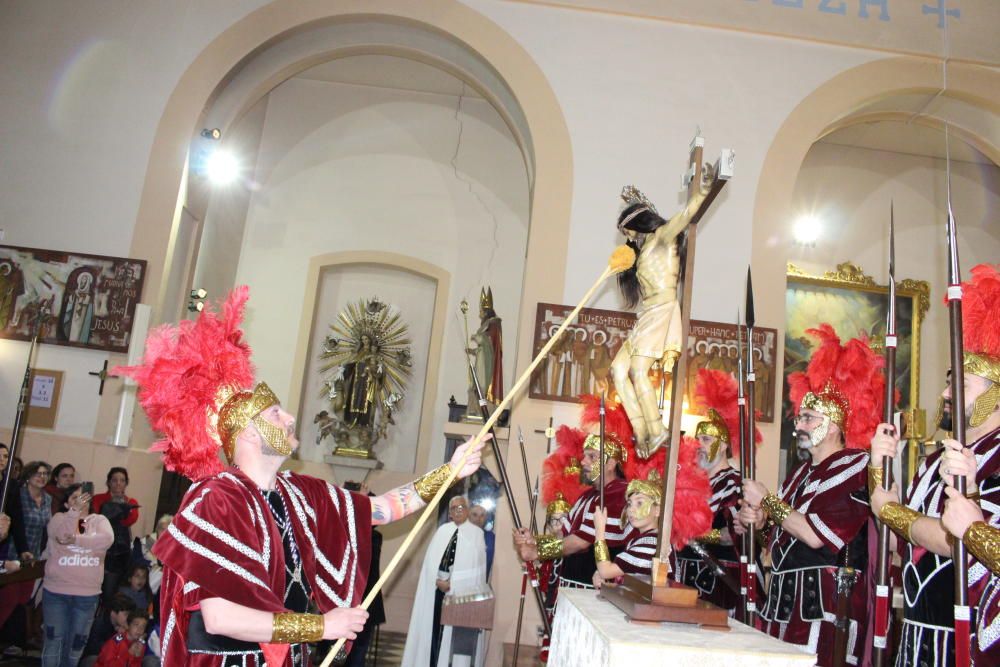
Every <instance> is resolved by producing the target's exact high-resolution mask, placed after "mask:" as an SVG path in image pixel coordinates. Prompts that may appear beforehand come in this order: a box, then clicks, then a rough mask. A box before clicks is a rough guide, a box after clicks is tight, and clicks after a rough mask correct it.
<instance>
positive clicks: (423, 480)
mask: <svg viewBox="0 0 1000 667" xmlns="http://www.w3.org/2000/svg"><path fill="white" fill-rule="evenodd" d="M450 474H451V464H450V463H445V464H444V465H443V466H441V467H440V468H436V469H435V470H431V471H430V472H429V473H427V474H426V475H424V476H422V477H418V478H417V480H416V481H415V482H413V487H414V488H415V489H416V490H417V495H419V496H420V499H421V500H423V501H424V502H425V503H429V502H430V501H431V498H433V497H434V494H436V493H437V492H438V489H440V488H441V487H442V486H444V483H445V482H446V481H448V475H450Z"/></svg>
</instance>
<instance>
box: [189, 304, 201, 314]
mask: <svg viewBox="0 0 1000 667" xmlns="http://www.w3.org/2000/svg"><path fill="white" fill-rule="evenodd" d="M203 310H205V302H204V301H188V311H190V312H192V313H200V312H201V311H203Z"/></svg>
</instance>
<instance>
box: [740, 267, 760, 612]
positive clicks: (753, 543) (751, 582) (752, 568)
mask: <svg viewBox="0 0 1000 667" xmlns="http://www.w3.org/2000/svg"><path fill="white" fill-rule="evenodd" d="M745 317H746V325H747V389H746V405H745V407H744V409H745V410H746V413H747V432H746V440H743V441H742V442H741V443H740V447H741V450H742V449H746V452H747V454H746V458H747V468H746V472H745V473H744V476H745V477H749V478H750V479H757V460H756V459H757V457H756V452H754V444H755V443H754V434H755V433H756V432H757V414H756V410H754V405H755V403H754V384H755V382H756V380H757V377H756V375H755V374H754V372H753V325H754V323H755V322H756V319H757V317H756V315H755V314H754V309H753V279H752V277H751V275H750V267H749V266H748V267H747V303H746V313H745ZM745 443H749V444H748V445H747V444H745ZM746 535H747V553H746V557H747V621H748V622H751V621H753V615H754V614H755V613H757V535H756V532H755V531H754V530H753V528H750V529H748V530H747V532H746Z"/></svg>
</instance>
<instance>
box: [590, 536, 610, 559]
mask: <svg viewBox="0 0 1000 667" xmlns="http://www.w3.org/2000/svg"><path fill="white" fill-rule="evenodd" d="M594 560H595V561H596V562H597V564H598V565H600V564H601V563H604V562H607V561H609V560H611V552H610V551H608V543H607V542H605V541H604V540H597V541H596V542H594Z"/></svg>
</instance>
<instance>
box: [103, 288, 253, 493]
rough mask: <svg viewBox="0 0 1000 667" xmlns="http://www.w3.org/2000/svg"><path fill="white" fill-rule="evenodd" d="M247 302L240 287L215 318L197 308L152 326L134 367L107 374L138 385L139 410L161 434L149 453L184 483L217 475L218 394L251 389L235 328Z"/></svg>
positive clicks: (245, 353) (245, 348) (246, 352)
mask: <svg viewBox="0 0 1000 667" xmlns="http://www.w3.org/2000/svg"><path fill="white" fill-rule="evenodd" d="M248 296H249V290H248V289H247V287H245V286H243V287H237V288H236V289H234V290H233V291H232V292H231V293H230V294H229V296H228V297H227V298H226V300H225V302H224V303H223V304H222V312H221V313H216V312H215V311H213V310H212V309H211V308H205V310H203V311H202V312H201V314H200V315H199V316H198V319H197V320H193V321H192V320H184V321H182V322H180V323H179V324H178V325H177V326H173V325H169V324H167V325H163V326H160V327H157V328H156V329H154V330H153V331H151V332H150V334H149V337H148V338H147V340H146V354H145V358H144V359H143V363H142V364H140V365H138V366H128V367H125V366H119V367H117V368H114V369H112V371H111V374H112V375H126V376H129V377H131V378H132V379H133V380H135V382H136V384H137V385H138V386H139V394H138V395H139V404H140V405H142V408H143V410H145V411H146V416H147V417H148V418H149V424H150V426H152V428H153V430H154V431H157V432H158V433H160V434H161V435H162V436H163V438H162V439H161V440H159V441H157V442H156V443H155V444H154V445H153V447H152V449H153V450H154V451H161V452H163V464H164V466H165V467H166V468H167V470H173V471H175V472H178V473H180V474H182V475H184V476H185V477H188V478H190V479H192V480H199V479H202V478H203V477H208V476H210V475H213V474H215V473H217V472H219V471H221V470H222V469H223V464H222V461H221V460H220V459H219V449H220V447H221V444H220V442H219V439H218V435H217V434H216V430H215V420H216V419H217V417H218V412H217V410H218V408H217V406H216V404H215V401H216V395H217V393H218V391H219V389H220V388H222V387H224V386H229V387H235V388H237V389H246V388H248V387H251V386H253V381H254V368H253V364H252V363H251V362H250V346H249V345H247V343H246V341H244V340H243V331H242V330H241V329H240V324H241V323H242V321H243V313H244V310H245V308H246V302H247V298H248Z"/></svg>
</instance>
